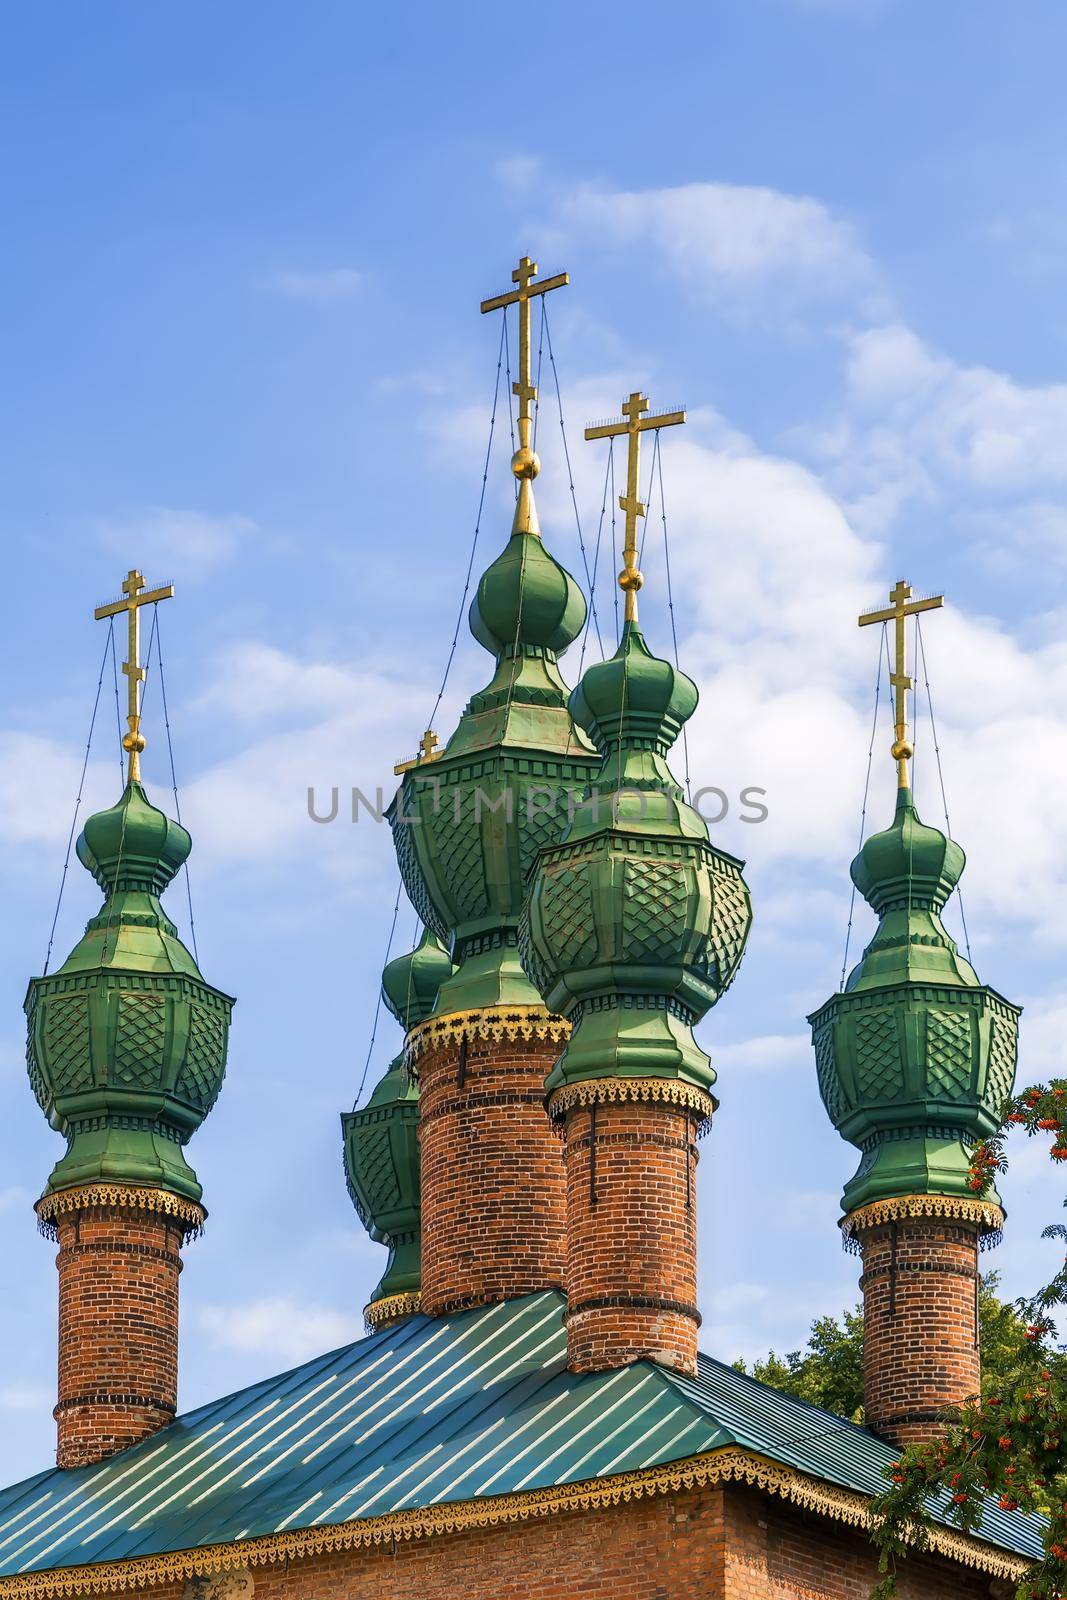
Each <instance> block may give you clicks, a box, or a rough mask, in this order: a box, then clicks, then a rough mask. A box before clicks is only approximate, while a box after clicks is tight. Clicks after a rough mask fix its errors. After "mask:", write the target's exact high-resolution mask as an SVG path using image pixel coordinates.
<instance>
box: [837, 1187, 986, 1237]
mask: <svg viewBox="0 0 1067 1600" xmlns="http://www.w3.org/2000/svg"><path fill="white" fill-rule="evenodd" d="M908 1217H947V1218H949V1219H951V1220H952V1221H955V1222H973V1223H976V1224H977V1226H978V1227H979V1228H980V1229H981V1231H982V1232H983V1233H986V1234H990V1233H999V1232H1000V1230H1001V1228H1002V1227H1003V1226H1004V1212H1003V1211H1002V1210H1001V1208H1000V1207H999V1206H998V1205H996V1204H995V1203H994V1202H993V1201H992V1200H979V1199H976V1198H973V1197H972V1196H970V1195H954V1194H905V1195H896V1196H891V1197H890V1198H889V1199H887V1200H872V1201H871V1202H870V1203H869V1205H865V1206H860V1207H858V1209H857V1210H855V1211H851V1212H849V1214H848V1216H846V1217H842V1218H841V1221H840V1223H839V1224H838V1226H839V1227H840V1229H841V1232H842V1233H843V1235H844V1236H845V1239H846V1240H852V1239H856V1238H857V1237H858V1236H859V1234H860V1233H862V1232H863V1231H864V1230H865V1229H866V1228H875V1227H877V1226H878V1225H879V1224H880V1223H882V1222H902V1221H904V1220H905V1219H906V1218H908Z"/></svg>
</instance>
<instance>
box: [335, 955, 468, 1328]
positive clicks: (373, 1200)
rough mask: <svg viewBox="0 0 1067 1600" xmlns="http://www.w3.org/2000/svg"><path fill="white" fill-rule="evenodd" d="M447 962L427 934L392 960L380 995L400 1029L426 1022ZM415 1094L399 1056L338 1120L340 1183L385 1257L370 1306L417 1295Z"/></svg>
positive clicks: (448, 970)
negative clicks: (357, 1104)
mask: <svg viewBox="0 0 1067 1600" xmlns="http://www.w3.org/2000/svg"><path fill="white" fill-rule="evenodd" d="M451 972H452V963H451V961H450V960H449V958H448V954H447V952H446V951H445V950H444V949H443V948H442V946H441V944H440V941H439V940H438V939H437V936H436V935H435V934H433V933H431V932H430V930H429V929H426V930H424V932H423V935H422V938H421V939H420V940H419V943H418V944H417V945H416V947H415V949H414V950H412V951H410V952H409V953H408V954H407V955H404V956H398V957H397V959H396V960H395V961H390V962H389V964H388V966H387V967H386V969H385V971H384V973H383V974H382V998H383V999H384V1000H385V1003H386V1005H387V1006H388V1007H389V1010H390V1011H391V1012H392V1013H393V1015H394V1016H395V1017H396V1018H397V1019H398V1021H399V1022H400V1023H401V1025H402V1026H403V1028H404V1029H405V1031H407V1030H408V1029H409V1028H412V1027H414V1026H415V1024H416V1023H418V1022H421V1021H422V1020H423V1019H424V1018H425V1017H428V1016H429V1015H430V1013H431V1012H432V1010H433V1008H434V1003H435V1001H436V999H437V991H438V989H439V988H440V986H441V984H442V983H443V982H444V981H445V980H446V979H447V978H448V977H449V976H450V975H451ZM418 1126H419V1090H418V1084H417V1083H416V1082H415V1080H414V1078H413V1077H412V1076H411V1075H410V1074H409V1073H408V1071H407V1068H406V1067H405V1064H404V1057H403V1055H402V1054H401V1055H398V1056H396V1057H394V1059H393V1060H392V1061H391V1062H390V1063H389V1065H388V1067H387V1068H386V1070H385V1073H384V1075H383V1077H382V1078H381V1079H380V1080H379V1082H378V1083H377V1084H376V1085H375V1087H374V1091H373V1093H372V1094H371V1096H370V1099H369V1100H368V1101H367V1103H366V1105H365V1106H362V1107H361V1108H360V1109H359V1110H358V1111H349V1112H345V1113H344V1114H343V1115H342V1117H341V1131H342V1135H343V1139H344V1163H345V1180H346V1182H347V1185H348V1193H349V1195H350V1197H351V1200H352V1204H353V1205H354V1206H355V1208H356V1211H357V1213H358V1215H359V1219H360V1221H361V1222H362V1223H363V1226H364V1227H365V1228H366V1230H367V1232H368V1233H369V1234H370V1236H371V1238H372V1239H373V1240H374V1242H375V1243H376V1244H384V1245H388V1247H389V1260H388V1262H387V1264H386V1268H385V1272H384V1274H383V1276H382V1279H381V1282H380V1283H379V1284H378V1286H377V1288H376V1289H375V1291H374V1293H373V1295H372V1296H371V1305H372V1306H373V1305H374V1304H375V1302H377V1301H379V1300H386V1299H389V1298H391V1297H392V1296H393V1295H412V1296H413V1295H416V1294H417V1293H418V1290H419V1271H420V1268H419V1225H420V1207H419V1141H418Z"/></svg>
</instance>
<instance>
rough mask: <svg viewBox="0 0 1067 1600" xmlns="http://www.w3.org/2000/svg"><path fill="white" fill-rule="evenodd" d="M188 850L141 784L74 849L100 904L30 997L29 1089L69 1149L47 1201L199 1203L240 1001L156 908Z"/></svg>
mask: <svg viewBox="0 0 1067 1600" xmlns="http://www.w3.org/2000/svg"><path fill="white" fill-rule="evenodd" d="M191 848H192V840H191V839H190V837H189V835H188V833H187V832H186V831H185V829H184V828H183V827H182V826H181V825H180V823H177V822H172V821H171V820H170V819H169V818H168V817H167V816H165V815H164V813H163V812H162V811H160V810H159V809H158V808H157V807H156V806H154V805H152V804H151V802H150V801H149V799H148V797H147V795H146V794H145V791H144V789H143V788H142V787H141V785H140V783H137V782H131V783H129V784H127V786H126V789H125V792H124V793H123V795H122V798H121V800H120V801H119V802H118V804H117V805H115V806H112V807H111V808H110V809H109V810H107V811H101V812H98V813H97V814H96V815H95V816H92V817H90V818H89V820H88V821H87V822H86V824H85V829H84V831H83V833H82V835H81V837H80V839H79V840H78V846H77V849H78V858H79V860H80V861H81V863H82V865H83V866H84V867H85V868H86V869H87V870H88V871H89V872H91V873H92V875H93V877H94V878H95V879H96V882H97V883H98V884H99V886H100V888H101V889H102V890H103V891H104V895H105V900H104V904H103V906H102V908H101V910H100V911H99V913H98V914H97V915H96V916H95V917H93V918H92V919H91V921H90V922H89V923H88V925H87V927H86V930H85V934H84V936H83V937H82V939H81V940H80V941H79V943H78V944H77V945H76V946H75V948H74V949H73V950H72V951H71V954H70V955H69V956H68V958H67V960H66V961H65V962H64V964H63V965H62V967H60V968H59V970H58V971H57V972H54V973H52V974H51V975H50V976H48V977H46V978H34V979H32V980H31V982H30V986H29V991H28V993H27V996H26V1007H25V1009H26V1015H27V1019H28V1044H27V1064H28V1069H29V1075H30V1083H31V1086H32V1088H33V1091H34V1094H35V1095H36V1097H37V1101H38V1103H39V1105H40V1107H41V1109H42V1111H43V1112H44V1113H45V1115H46V1116H47V1118H48V1120H49V1122H50V1123H51V1125H52V1127H53V1128H55V1129H56V1130H57V1132H60V1133H63V1134H64V1135H65V1136H66V1139H67V1151H66V1154H65V1155H64V1156H63V1157H62V1158H61V1160H60V1161H59V1162H58V1163H57V1164H56V1166H55V1168H54V1170H53V1172H52V1174H51V1177H50V1178H49V1180H48V1185H47V1191H46V1192H51V1191H54V1190H57V1189H66V1188H70V1187H71V1186H73V1185H75V1184H81V1183H91V1182H96V1181H106V1182H122V1183H135V1184H146V1185H150V1186H152V1187H158V1188H163V1189H168V1190H170V1191H172V1192H173V1193H174V1194H177V1195H181V1196H183V1197H185V1198H186V1199H190V1200H196V1201H198V1200H199V1199H200V1195H201V1189H200V1184H199V1183H198V1181H197V1177H196V1174H195V1172H194V1171H193V1169H192V1167H190V1165H189V1163H188V1162H187V1161H186V1159H185V1155H184V1153H183V1148H182V1147H183V1146H184V1144H185V1143H186V1141H187V1140H188V1139H189V1138H190V1137H191V1136H192V1134H193V1133H194V1132H195V1131H196V1129H197V1128H198V1127H199V1126H200V1124H201V1122H202V1121H203V1120H204V1118H205V1117H206V1116H207V1114H208V1112H209V1111H210V1110H211V1107H212V1106H213V1105H214V1103H215V1100H216V1098H217V1096H218V1093H219V1089H220V1088H221V1086H222V1080H223V1076H224V1073H225V1070H226V1046H227V1040H228V1035H229V1024H230V1012H231V1010H232V1007H233V1000H232V999H231V998H230V997H229V996H228V995H225V994H222V993H221V992H220V990H218V989H215V988H212V987H211V985H210V984H208V983H205V981H204V979H203V978H202V977H201V975H200V971H199V968H198V967H197V965H196V962H195V961H194V960H193V957H192V956H191V955H190V953H189V951H188V950H187V949H186V948H185V946H184V945H183V944H182V942H181V940H180V939H179V938H178V930H177V929H176V928H175V926H174V924H173V923H172V922H171V921H170V919H169V918H168V917H167V914H166V912H165V911H164V910H163V907H162V905H161V903H160V898H159V897H160V895H161V894H162V893H163V891H164V889H165V888H166V886H167V884H168V883H169V882H170V881H171V879H172V878H173V877H174V876H175V874H176V873H177V872H178V871H179V869H180V868H181V866H182V865H183V863H184V862H185V860H186V857H187V856H188V854H189V851H190V850H191Z"/></svg>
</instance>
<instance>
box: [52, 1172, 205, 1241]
mask: <svg viewBox="0 0 1067 1600" xmlns="http://www.w3.org/2000/svg"><path fill="white" fill-rule="evenodd" d="M116 1206H117V1207H121V1208H122V1209H123V1210H126V1211H151V1212H154V1213H156V1214H157V1215H159V1216H165V1217H172V1218H173V1219H174V1221H175V1222H179V1223H181V1225H182V1229H183V1234H184V1237H185V1238H187V1239H188V1238H189V1237H190V1236H192V1235H197V1234H200V1233H202V1232H203V1231H204V1223H205V1222H206V1221H207V1212H206V1211H205V1210H204V1207H203V1206H199V1205H197V1204H196V1202H195V1200H186V1199H184V1198H183V1197H182V1196H181V1195H176V1194H171V1192H170V1190H169V1189H152V1188H148V1187H147V1186H144V1187H142V1186H141V1185H139V1184H135V1183H83V1184H78V1185H77V1186H76V1187H74V1188H70V1189H57V1190H55V1192H54V1193H52V1194H44V1195H42V1196H41V1198H40V1199H39V1200H38V1201H37V1203H36V1205H35V1206H34V1208H33V1209H34V1210H35V1211H36V1213H37V1224H38V1227H39V1228H40V1230H41V1232H42V1233H43V1234H45V1235H46V1236H47V1237H48V1238H52V1239H54V1238H55V1237H56V1219H57V1218H58V1217H62V1216H69V1215H70V1214H71V1213H72V1212H76V1211H92V1210H98V1209H100V1208H109V1207H116Z"/></svg>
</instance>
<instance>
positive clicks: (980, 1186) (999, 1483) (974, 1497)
mask: <svg viewBox="0 0 1067 1600" xmlns="http://www.w3.org/2000/svg"><path fill="white" fill-rule="evenodd" d="M1013 1127H1021V1128H1024V1129H1025V1131H1026V1133H1027V1134H1028V1135H1030V1136H1031V1137H1043V1136H1048V1137H1049V1138H1050V1141H1051V1143H1050V1155H1051V1158H1052V1160H1053V1161H1056V1162H1064V1163H1067V1080H1064V1079H1053V1080H1052V1081H1051V1082H1050V1083H1049V1084H1046V1085H1038V1086H1036V1087H1034V1088H1031V1089H1027V1090H1025V1091H1024V1092H1023V1093H1022V1094H1020V1095H1018V1096H1016V1098H1015V1099H1013V1100H1012V1101H1011V1102H1010V1103H1009V1104H1008V1106H1007V1107H1006V1108H1005V1111H1004V1116H1003V1120H1002V1123H1001V1128H1000V1131H999V1133H998V1134H996V1136H995V1137H993V1138H991V1139H988V1140H985V1141H983V1143H981V1144H979V1145H977V1146H976V1147H975V1149H974V1151H973V1152H972V1161H971V1180H970V1181H971V1187H972V1189H973V1190H974V1192H975V1194H976V1195H985V1194H986V1193H988V1191H989V1189H990V1187H991V1186H992V1183H993V1181H994V1178H995V1176H996V1174H997V1173H999V1172H1004V1171H1006V1170H1007V1164H1008V1163H1007V1156H1006V1154H1005V1142H1006V1137H1007V1134H1008V1132H1009V1131H1010V1130H1011V1129H1012V1128H1013ZM1064 1204H1065V1205H1067V1201H1065V1202H1064ZM1043 1237H1045V1238H1050V1239H1059V1240H1060V1241H1061V1242H1063V1243H1064V1244H1067V1228H1065V1227H1064V1226H1063V1225H1062V1224H1060V1223H1056V1224H1053V1225H1052V1226H1050V1227H1048V1228H1046V1229H1045V1230H1044V1235H1043ZM996 1288H997V1277H996V1274H995V1273H990V1274H988V1275H987V1276H986V1277H985V1278H984V1279H983V1281H982V1284H981V1288H980V1294H979V1338H980V1342H981V1347H982V1388H981V1394H980V1395H977V1396H975V1398H974V1400H973V1401H971V1402H969V1403H968V1404H967V1405H964V1406H962V1407H960V1408H959V1409H958V1410H955V1411H948V1412H946V1426H945V1430H944V1433H943V1434H942V1436H941V1437H940V1438H938V1439H937V1440H935V1441H933V1442H931V1443H927V1444H921V1445H910V1446H908V1447H907V1448H906V1449H905V1450H904V1451H902V1453H901V1456H900V1459H899V1460H898V1461H897V1462H896V1464H895V1466H894V1467H893V1468H892V1470H891V1473H890V1479H891V1481H890V1483H889V1485H888V1487H887V1489H886V1492H885V1494H884V1495H882V1496H880V1497H879V1498H878V1499H877V1500H875V1501H874V1503H873V1512H874V1522H873V1538H874V1540H875V1543H876V1545H877V1546H878V1549H879V1560H880V1568H881V1571H882V1573H883V1574H884V1576H883V1578H882V1581H881V1582H880V1583H879V1585H878V1587H877V1589H876V1590H875V1591H874V1594H873V1595H872V1600H894V1597H895V1596H896V1595H897V1593H898V1590H897V1584H896V1573H897V1569H898V1567H899V1565H900V1563H901V1562H903V1561H906V1559H907V1556H908V1554H909V1552H911V1551H915V1550H921V1549H924V1548H926V1547H927V1545H928V1542H929V1528H930V1518H929V1510H928V1507H929V1504H930V1501H931V1499H937V1498H939V1497H940V1498H942V1499H944V1498H947V1499H948V1501H949V1505H950V1514H951V1516H952V1517H953V1519H954V1520H955V1521H956V1522H957V1523H958V1524H959V1526H960V1527H961V1528H962V1529H964V1530H965V1531H967V1532H971V1533H974V1534H976V1535H977V1536H978V1537H981V1532H982V1525H981V1524H982V1509H983V1501H984V1500H986V1498H987V1497H990V1496H991V1497H992V1498H993V1499H994V1500H995V1501H996V1502H997V1503H998V1504H999V1505H1000V1507H1001V1508H1002V1509H1003V1510H1005V1511H1016V1510H1017V1511H1025V1512H1036V1513H1038V1514H1039V1515H1041V1516H1043V1517H1045V1518H1047V1528H1046V1532H1045V1557H1044V1560H1043V1561H1041V1562H1039V1563H1037V1564H1036V1565H1035V1566H1034V1567H1033V1568H1032V1569H1031V1570H1030V1571H1029V1572H1028V1573H1027V1575H1026V1577H1025V1578H1024V1579H1023V1581H1022V1583H1021V1584H1020V1586H1019V1589H1018V1600H1067V1354H1065V1353H1064V1349H1063V1347H1062V1346H1058V1345H1057V1343H1056V1327H1055V1323H1054V1321H1053V1315H1054V1313H1055V1312H1056V1310H1057V1308H1060V1307H1062V1306H1064V1305H1065V1304H1067V1257H1065V1258H1064V1260H1063V1263H1062V1264H1061V1266H1060V1270H1059V1271H1058V1272H1057V1274H1056V1275H1055V1277H1054V1278H1053V1279H1052V1281H1051V1282H1050V1283H1048V1284H1047V1285H1046V1286H1045V1287H1044V1288H1043V1289H1041V1290H1039V1291H1038V1293H1037V1294H1036V1295H1033V1296H1032V1297H1030V1298H1029V1299H1025V1298H1024V1299H1020V1300H1016V1301H1003V1300H1001V1299H1000V1298H999V1296H998V1295H997V1293H996ZM735 1365H736V1366H737V1369H738V1370H739V1371H741V1372H749V1373H750V1374H751V1376H753V1377H755V1378H758V1379H760V1381H761V1382H763V1383H769V1384H771V1385H772V1386H773V1387H774V1388H776V1389H781V1390H783V1391H784V1392H785V1393H786V1394H791V1395H795V1396H796V1397H797V1398H798V1399H800V1400H807V1401H810V1402H811V1403H812V1404H813V1405H817V1406H822V1407H823V1408H824V1409H825V1410H827V1411H834V1412H836V1413H837V1414H838V1415H840V1416H843V1417H849V1418H851V1419H852V1421H854V1422H862V1421H863V1311H862V1307H860V1306H857V1307H856V1308H855V1309H854V1310H852V1311H846V1312H844V1314H843V1315H842V1317H841V1318H840V1319H838V1318H836V1317H819V1318H817V1319H816V1321H814V1322H813V1323H812V1325H811V1336H810V1338H809V1340H808V1343H807V1346H806V1347H805V1349H803V1350H793V1351H791V1352H790V1353H789V1354H788V1355H785V1356H779V1355H776V1354H775V1353H774V1351H771V1352H770V1354H769V1355H768V1356H767V1357H766V1358H765V1359H764V1360H761V1361H756V1362H754V1363H752V1365H751V1366H746V1364H745V1363H744V1362H742V1361H738V1362H736V1363H735Z"/></svg>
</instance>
